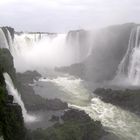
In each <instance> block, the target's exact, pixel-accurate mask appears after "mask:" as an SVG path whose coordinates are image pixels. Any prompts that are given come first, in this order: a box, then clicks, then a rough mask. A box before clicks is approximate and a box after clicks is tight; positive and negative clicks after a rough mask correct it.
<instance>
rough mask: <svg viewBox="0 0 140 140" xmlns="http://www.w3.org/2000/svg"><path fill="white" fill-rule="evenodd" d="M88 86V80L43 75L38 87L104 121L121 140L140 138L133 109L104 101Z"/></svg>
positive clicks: (138, 123)
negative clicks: (126, 108) (131, 110)
mask: <svg viewBox="0 0 140 140" xmlns="http://www.w3.org/2000/svg"><path fill="white" fill-rule="evenodd" d="M85 85H86V84H85V81H82V80H81V79H76V78H75V77H73V76H68V75H65V76H59V77H55V78H41V79H40V80H39V81H38V82H37V84H36V86H35V87H34V89H35V91H36V93H39V94H40V95H41V96H43V97H46V98H60V99H61V100H63V101H66V102H67V103H69V107H71V108H76V109H79V110H84V111H85V112H86V113H87V114H89V116H90V117H91V118H93V119H94V120H99V121H101V123H102V125H103V126H104V128H105V129H106V130H107V131H109V132H112V133H113V134H115V135H116V136H117V137H119V139H120V140H139V138H140V132H139V130H140V118H139V117H138V116H136V115H135V114H133V113H131V112H129V111H125V110H123V109H121V108H119V107H116V106H114V105H112V104H109V103H104V102H103V101H101V100H100V99H99V98H98V97H96V96H95V95H94V93H92V91H91V90H89V89H88V87H87V85H86V86H85ZM48 88H49V89H48ZM93 90H94V89H93ZM39 91H40V92H39ZM56 93H57V94H56Z"/></svg>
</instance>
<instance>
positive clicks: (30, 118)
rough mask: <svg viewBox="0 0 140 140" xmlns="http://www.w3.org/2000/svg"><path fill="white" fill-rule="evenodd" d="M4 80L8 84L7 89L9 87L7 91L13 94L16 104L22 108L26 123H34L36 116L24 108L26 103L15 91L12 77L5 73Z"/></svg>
mask: <svg viewBox="0 0 140 140" xmlns="http://www.w3.org/2000/svg"><path fill="white" fill-rule="evenodd" d="M3 75H4V78H5V82H6V87H7V90H8V93H9V94H11V95H12V96H13V97H14V101H15V102H16V103H18V104H19V105H20V106H21V108H22V114H23V117H24V120H25V122H32V121H35V120H36V118H35V117H34V116H31V115H29V114H28V113H27V110H26V108H25V106H24V103H23V101H22V99H21V97H20V95H19V93H18V91H17V89H15V87H14V85H13V82H12V79H11V78H10V76H9V75H8V73H4V74H3Z"/></svg>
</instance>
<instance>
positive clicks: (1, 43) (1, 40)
mask: <svg viewBox="0 0 140 140" xmlns="http://www.w3.org/2000/svg"><path fill="white" fill-rule="evenodd" d="M0 48H7V49H9V45H8V42H7V39H6V37H5V34H4V32H3V30H2V29H1V28H0Z"/></svg>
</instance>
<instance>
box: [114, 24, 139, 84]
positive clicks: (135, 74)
mask: <svg viewBox="0 0 140 140" xmlns="http://www.w3.org/2000/svg"><path fill="white" fill-rule="evenodd" d="M121 77H125V78H127V80H128V81H129V82H130V83H131V84H132V85H139V84H140V27H139V26H138V27H137V28H134V29H132V32H131V35H130V39H129V44H128V49H127V52H126V54H125V56H124V57H123V59H122V61H121V63H120V65H119V67H118V71H117V75H116V77H115V79H119V78H121Z"/></svg>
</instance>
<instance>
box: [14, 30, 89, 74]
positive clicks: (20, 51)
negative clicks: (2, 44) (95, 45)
mask: <svg viewBox="0 0 140 140" xmlns="http://www.w3.org/2000/svg"><path fill="white" fill-rule="evenodd" d="M85 36H87V38H88V37H89V36H90V35H89V36H88V35H87V33H86V32H85V31H84V32H82V33H80V32H76V31H73V33H68V34H49V33H22V34H15V38H14V51H12V55H13V57H14V63H15V67H16V69H17V71H20V72H23V71H26V70H39V69H40V68H42V69H43V68H54V67H56V66H57V67H61V66H67V65H71V64H73V63H78V62H80V61H83V59H84V58H85V57H86V56H87V55H88V54H89V49H90V47H88V46H91V45H90V43H88V42H89V41H88V40H87V39H85ZM81 40H82V43H81ZM81 44H82V45H81ZM21 63H24V67H22V66H21Z"/></svg>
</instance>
